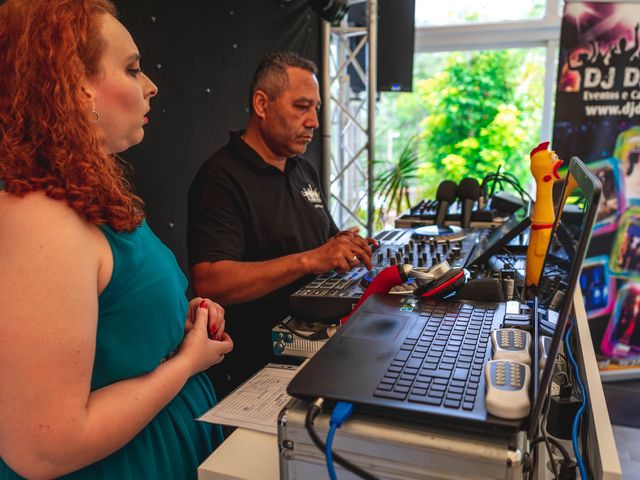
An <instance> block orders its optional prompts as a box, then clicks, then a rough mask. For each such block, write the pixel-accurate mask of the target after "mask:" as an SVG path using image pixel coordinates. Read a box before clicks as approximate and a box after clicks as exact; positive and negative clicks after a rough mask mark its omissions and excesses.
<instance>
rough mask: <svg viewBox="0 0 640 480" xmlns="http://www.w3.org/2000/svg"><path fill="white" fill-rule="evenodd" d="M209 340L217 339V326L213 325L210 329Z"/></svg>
mask: <svg viewBox="0 0 640 480" xmlns="http://www.w3.org/2000/svg"><path fill="white" fill-rule="evenodd" d="M209 338H210V339H211V340H215V339H216V326H215V325H213V324H212V325H211V327H209Z"/></svg>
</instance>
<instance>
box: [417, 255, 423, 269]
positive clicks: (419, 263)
mask: <svg viewBox="0 0 640 480" xmlns="http://www.w3.org/2000/svg"><path fill="white" fill-rule="evenodd" d="M418 267H424V260H423V259H422V257H420V258H418Z"/></svg>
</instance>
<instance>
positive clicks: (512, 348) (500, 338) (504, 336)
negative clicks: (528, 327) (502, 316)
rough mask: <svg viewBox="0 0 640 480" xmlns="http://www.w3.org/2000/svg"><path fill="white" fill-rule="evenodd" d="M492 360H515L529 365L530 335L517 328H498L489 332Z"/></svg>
mask: <svg viewBox="0 0 640 480" xmlns="http://www.w3.org/2000/svg"><path fill="white" fill-rule="evenodd" d="M491 343H492V344H493V359H494V360H502V359H504V360H515V361H516V362H522V363H526V364H527V365H531V355H530V354H529V350H530V349H531V334H530V333H529V332H525V331H524V330H520V329H517V328H500V329H498V330H494V331H493V332H491Z"/></svg>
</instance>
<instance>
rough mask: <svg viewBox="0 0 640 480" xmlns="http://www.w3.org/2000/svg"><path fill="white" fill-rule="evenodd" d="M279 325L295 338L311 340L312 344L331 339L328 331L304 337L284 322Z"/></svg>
mask: <svg viewBox="0 0 640 480" xmlns="http://www.w3.org/2000/svg"><path fill="white" fill-rule="evenodd" d="M278 325H280V326H281V327H282V328H284V329H285V330H287V331H289V332H291V333H292V334H293V335H294V336H296V337H298V338H302V339H303V340H309V341H310V342H318V341H320V340H326V339H327V338H329V333H328V332H327V330H326V329H325V330H321V331H319V332H313V333H312V334H310V335H303V334H301V333H300V332H298V331H297V330H294V329H293V328H291V327H290V326H289V325H287V324H286V323H284V322H280V323H279V324H278Z"/></svg>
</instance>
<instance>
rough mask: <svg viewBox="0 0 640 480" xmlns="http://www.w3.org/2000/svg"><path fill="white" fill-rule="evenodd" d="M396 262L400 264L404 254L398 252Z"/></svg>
mask: <svg viewBox="0 0 640 480" xmlns="http://www.w3.org/2000/svg"><path fill="white" fill-rule="evenodd" d="M396 261H397V262H398V263H400V262H401V261H402V252H396Z"/></svg>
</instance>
